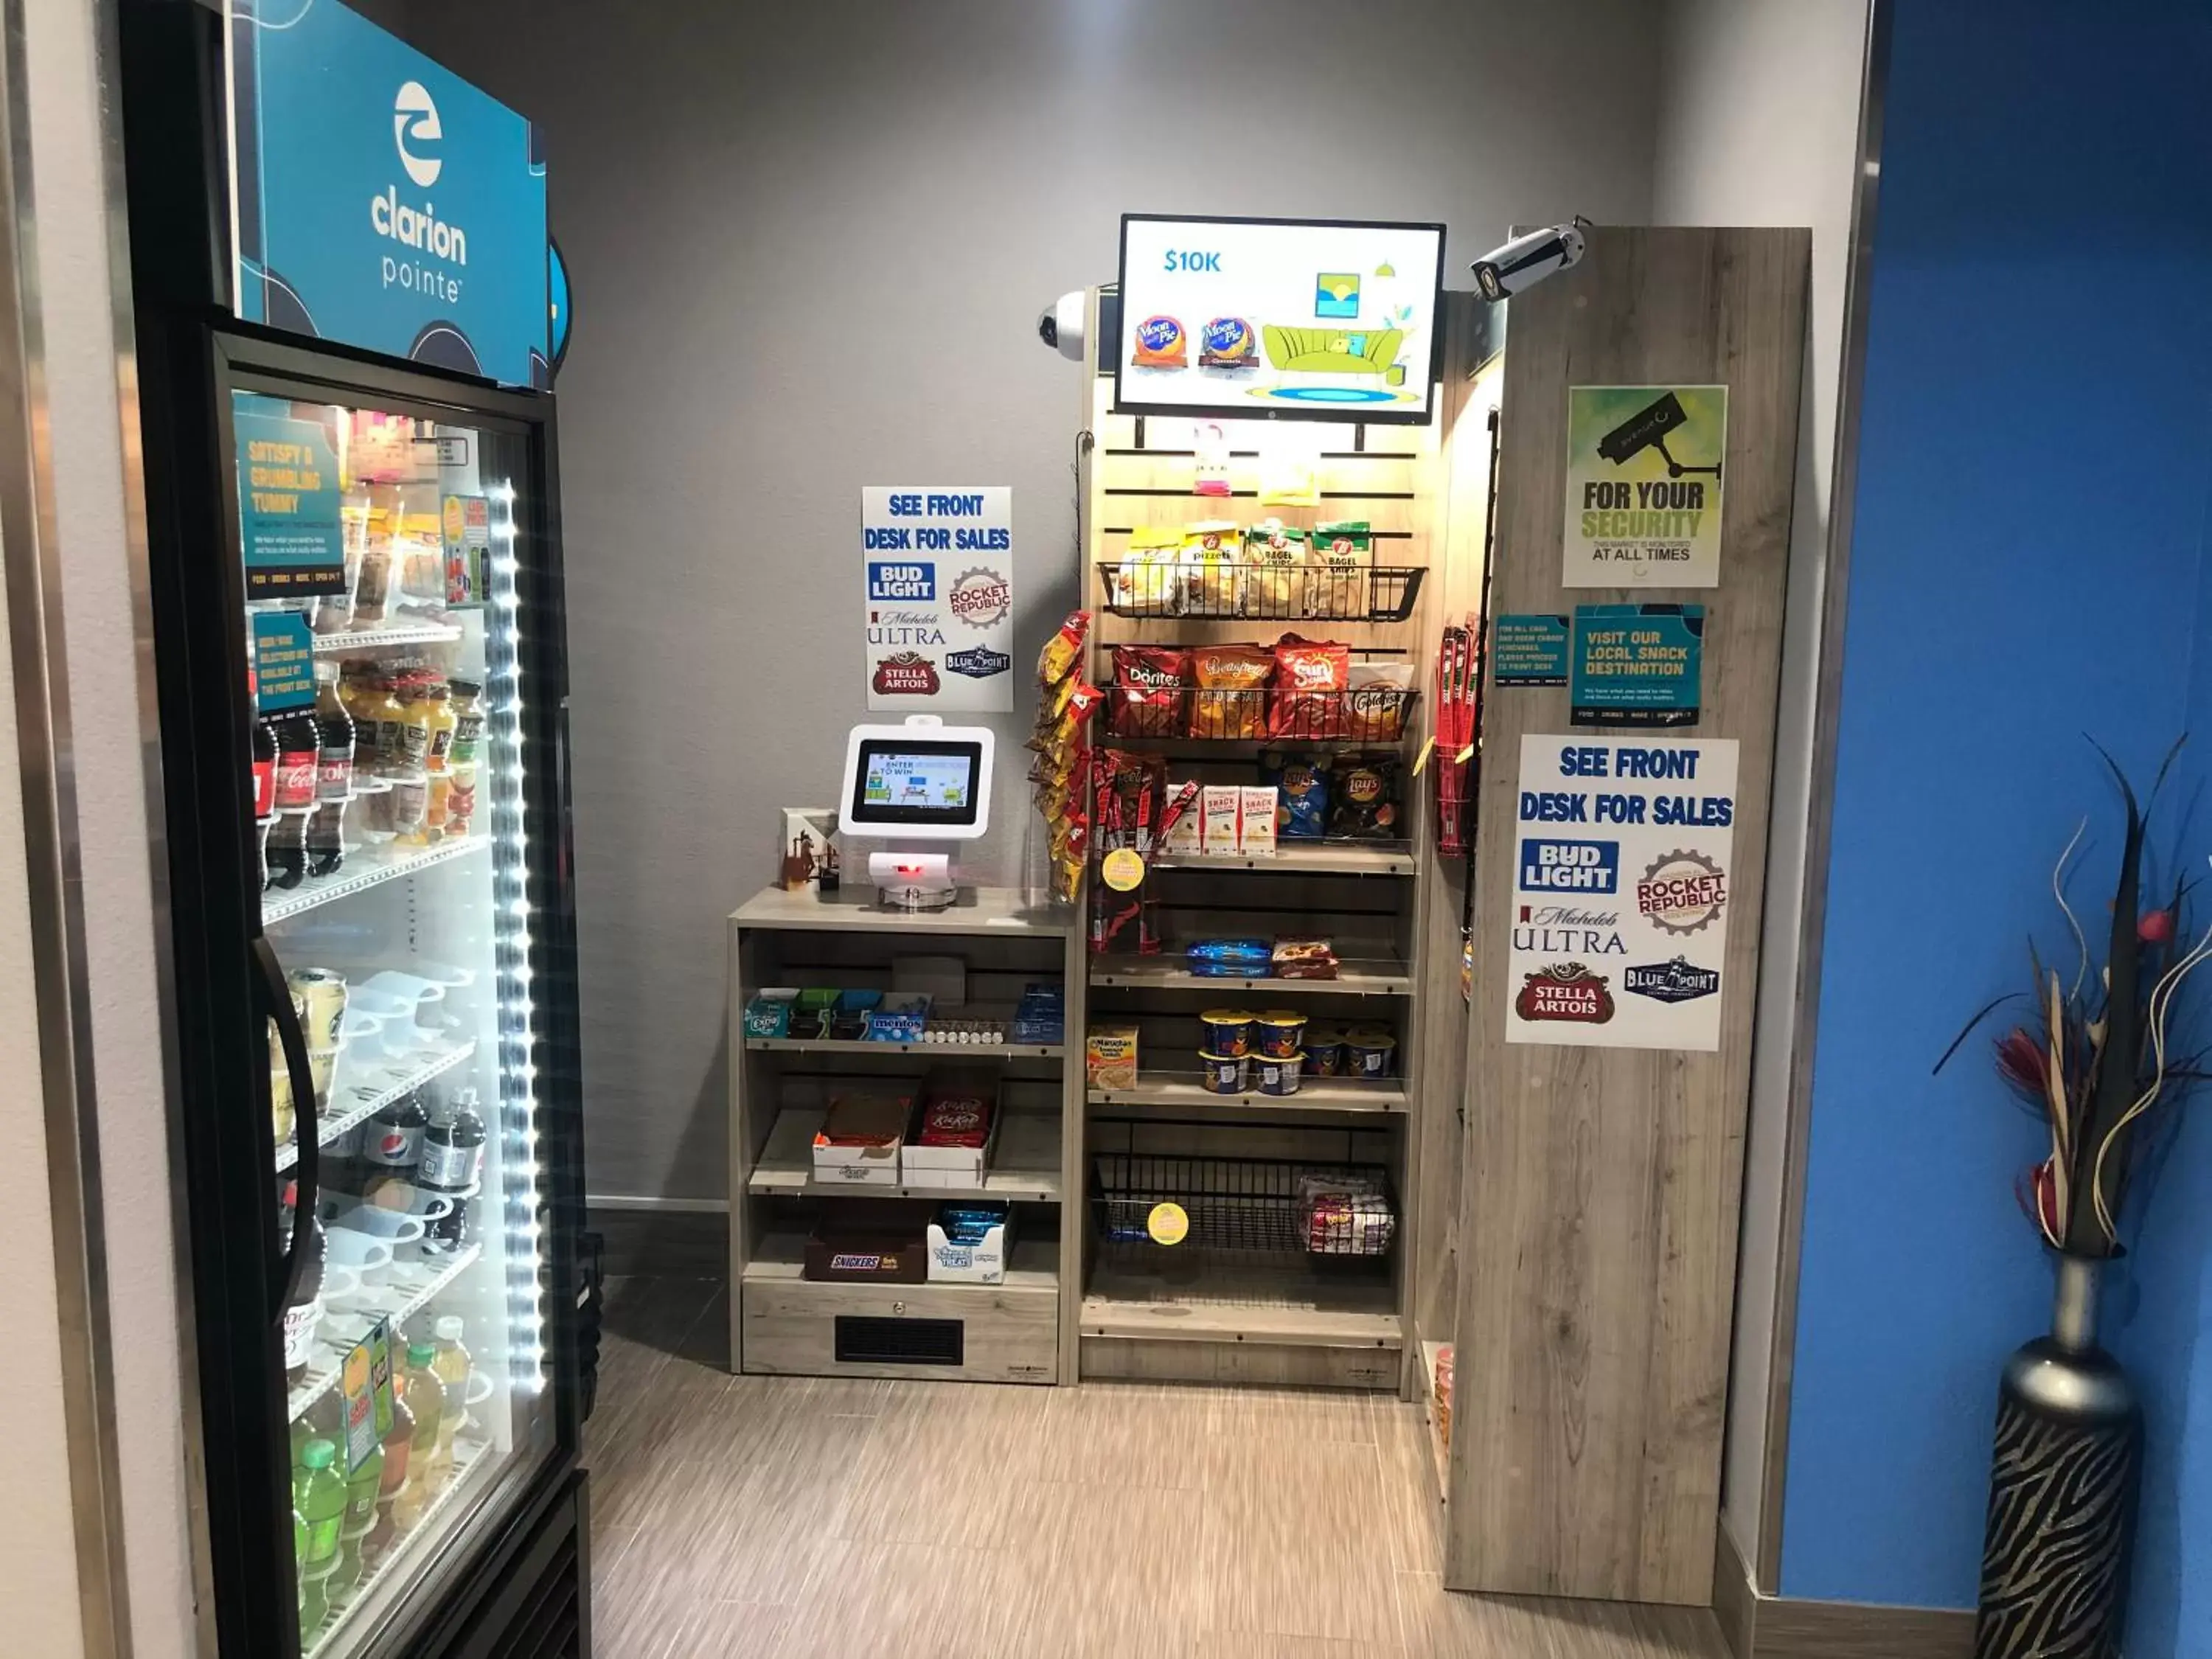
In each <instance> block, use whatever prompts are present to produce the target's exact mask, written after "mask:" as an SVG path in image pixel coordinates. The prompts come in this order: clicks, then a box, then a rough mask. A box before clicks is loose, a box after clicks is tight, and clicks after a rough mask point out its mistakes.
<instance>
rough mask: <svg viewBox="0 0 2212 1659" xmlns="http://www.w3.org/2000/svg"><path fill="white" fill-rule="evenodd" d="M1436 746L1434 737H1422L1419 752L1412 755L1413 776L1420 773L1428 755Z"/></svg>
mask: <svg viewBox="0 0 2212 1659" xmlns="http://www.w3.org/2000/svg"><path fill="white" fill-rule="evenodd" d="M1436 746H1437V740H1436V739H1435V738H1422V739H1421V752H1420V753H1419V754H1418V755H1416V756H1414V757H1413V775H1414V776H1415V777H1417V778H1418V777H1419V776H1420V775H1421V769H1422V768H1423V767H1424V766H1426V765H1427V764H1428V763H1429V757H1430V755H1431V753H1433V752H1434V751H1435V750H1436Z"/></svg>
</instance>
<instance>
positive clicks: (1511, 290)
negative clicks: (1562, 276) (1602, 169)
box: [1471, 213, 1589, 305]
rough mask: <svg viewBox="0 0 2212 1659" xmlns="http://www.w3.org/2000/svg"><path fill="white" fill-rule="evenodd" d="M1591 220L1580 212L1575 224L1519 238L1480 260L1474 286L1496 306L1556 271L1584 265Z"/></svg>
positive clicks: (1477, 262) (1532, 232) (1476, 265)
mask: <svg viewBox="0 0 2212 1659" xmlns="http://www.w3.org/2000/svg"><path fill="white" fill-rule="evenodd" d="M1588 227H1589V220H1587V219H1585V218H1583V216H1582V215H1580V214H1579V213H1578V214H1577V215H1576V216H1575V217H1574V221H1573V222H1572V223H1571V224H1564V225H1551V226H1547V228H1544V229H1542V230H1531V231H1528V232H1524V233H1523V234H1521V235H1519V236H1516V237H1515V238H1514V239H1513V240H1511V241H1510V242H1508V243H1506V244H1505V246H1503V247H1501V248H1496V249H1493V250H1492V251H1491V252H1488V253H1486V254H1484V255H1483V256H1482V258H1480V259H1477V260H1476V261H1475V262H1474V265H1473V266H1472V267H1471V269H1472V270H1474V285H1475V287H1476V288H1477V289H1479V290H1480V292H1481V295H1482V297H1483V298H1484V299H1486V300H1488V301H1491V302H1492V304H1493V305H1494V304H1496V303H1497V302H1498V301H1500V300H1503V299H1504V298H1505V297H1506V296H1507V295H1512V294H1518V293H1520V292H1521V291H1522V289H1528V288H1533V287H1534V286H1535V285H1536V284H1537V283H1541V282H1542V281H1543V280H1544V278H1546V277H1547V276H1550V275H1551V274H1552V273H1553V271H1557V270H1565V269H1566V268H1567V267H1568V266H1569V265H1571V264H1579V263H1581V260H1582V257H1583V230H1584V229H1586V228H1588Z"/></svg>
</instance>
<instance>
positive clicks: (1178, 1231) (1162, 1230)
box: [1145, 1203, 1190, 1244]
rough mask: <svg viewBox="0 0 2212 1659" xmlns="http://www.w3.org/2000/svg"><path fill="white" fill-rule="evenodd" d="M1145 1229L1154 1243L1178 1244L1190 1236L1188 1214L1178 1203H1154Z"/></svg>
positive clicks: (1147, 1217) (1146, 1219) (1146, 1220)
mask: <svg viewBox="0 0 2212 1659" xmlns="http://www.w3.org/2000/svg"><path fill="white" fill-rule="evenodd" d="M1145 1231H1146V1232H1147V1233H1149V1234H1151V1235H1152V1243H1155V1244H1180V1243H1182V1242H1183V1240H1184V1239H1185V1238H1187V1237H1189V1236H1190V1216H1189V1215H1188V1212H1185V1210H1184V1209H1183V1207H1182V1205H1180V1204H1164V1203H1163V1204H1155V1205H1153V1206H1152V1213H1151V1214H1150V1215H1148V1216H1146V1218H1145Z"/></svg>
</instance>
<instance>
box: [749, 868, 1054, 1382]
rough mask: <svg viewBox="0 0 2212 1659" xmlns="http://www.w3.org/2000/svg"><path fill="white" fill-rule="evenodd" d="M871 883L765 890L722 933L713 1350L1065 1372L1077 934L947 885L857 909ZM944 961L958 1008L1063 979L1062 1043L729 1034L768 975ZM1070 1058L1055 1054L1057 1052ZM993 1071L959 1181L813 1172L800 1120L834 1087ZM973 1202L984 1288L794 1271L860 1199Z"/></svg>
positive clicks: (836, 1364) (1033, 1378)
mask: <svg viewBox="0 0 2212 1659" xmlns="http://www.w3.org/2000/svg"><path fill="white" fill-rule="evenodd" d="M872 898H873V893H872V890H866V889H857V890H851V891H848V892H843V893H838V894H834V895H832V896H829V897H827V898H823V897H817V896H816V895H815V894H813V893H811V892H799V893H793V892H787V891H785V890H782V889H781V888H769V889H768V890H765V891H763V892H761V893H759V894H757V895H756V896H754V897H753V898H751V899H750V900H749V901H747V902H746V903H744V905H743V906H741V907H740V908H738V910H737V911H736V912H735V913H734V914H732V915H731V917H730V919H729V928H730V981H729V982H730V1009H729V1021H730V1024H729V1030H730V1087H729V1112H730V1193H731V1206H730V1283H731V1285H732V1287H733V1291H734V1294H733V1295H732V1297H731V1298H730V1354H731V1363H732V1369H735V1370H743V1371H755V1372H769V1373H784V1374H799V1375H810V1376H896V1377H915V1378H924V1379H936V1380H940V1381H942V1380H947V1379H954V1380H965V1381H975V1382H999V1383H1055V1382H1061V1381H1070V1380H1073V1376H1074V1367H1073V1353H1072V1349H1073V1341H1074V1323H1073V1304H1072V1302H1071V1301H1070V1300H1069V1297H1068V1288H1069V1287H1068V1284H1067V1280H1066V1262H1065V1261H1064V1260H1063V1243H1064V1241H1065V1240H1066V1237H1068V1233H1069V1225H1068V1223H1067V1222H1066V1219H1065V1218H1064V1213H1063V1212H1064V1210H1065V1207H1066V1206H1065V1205H1064V1202H1063V1200H1064V1199H1065V1196H1066V1194H1067V1193H1069V1192H1070V1191H1072V1190H1075V1188H1074V1183H1073V1172H1072V1170H1071V1169H1070V1165H1069V1161H1068V1160H1069V1156H1070V1147H1071V1146H1072V1145H1073V1142H1072V1141H1071V1139H1070V1138H1069V1137H1068V1136H1067V1135H1066V1133H1064V1129H1065V1127H1066V1125H1067V1124H1068V1123H1071V1122H1073V1121H1074V1120H1073V1118H1072V1117H1071V1116H1070V1115H1069V1105H1070V1103H1071V1101H1073V1102H1074V1103H1076V1104H1078V1105H1079V1101H1080V1085H1081V1081H1082V1066H1081V1058H1080V1057H1081V1054H1082V1042H1083V1038H1082V1030H1083V1026H1082V998H1083V984H1082V977H1081V975H1080V972H1079V971H1078V972H1073V973H1072V972H1071V971H1070V969H1071V968H1078V969H1079V965H1080V964H1079V957H1077V956H1076V955H1075V954H1074V953H1075V952H1077V951H1079V950H1080V947H1081V939H1080V936H1079V934H1078V933H1076V932H1075V931H1074V928H1073V913H1072V912H1070V911H1067V910H1066V909H1065V908H1062V909H1059V910H1050V909H1045V908H1032V907H1030V906H1027V905H1025V904H1024V902H1022V900H1021V898H1020V896H1019V895H1018V894H1016V893H1014V892H1012V891H1010V890H1002V889H994V888H982V889H974V890H964V891H963V895H962V899H963V902H961V903H960V904H958V905H957V906H955V907H954V908H952V909H951V910H947V911H942V912H936V913H925V914H913V915H906V914H899V913H895V912H888V911H884V910H881V909H878V908H876V906H875V905H874V904H873V902H872ZM900 957H957V958H959V959H960V961H961V962H962V963H963V965H964V969H965V973H966V982H967V987H968V996H967V999H966V1003H965V1006H964V1009H958V1010H956V1009H940V1010H939V1011H938V1012H939V1014H940V1015H945V1014H948V1013H958V1012H976V1013H989V1014H993V1015H1003V1016H1006V1017H1009V1018H1010V1017H1011V1014H1012V1008H1013V1006H1014V1004H1015V1003H1016V1002H1017V1001H1018V1000H1019V998H1020V995H1021V992H1022V989H1023V987H1024V986H1025V985H1028V984H1030V983H1032V982H1042V981H1052V982H1055V983H1059V984H1061V985H1063V986H1064V987H1066V997H1067V1016H1066V1020H1067V1024H1066V1030H1067V1034H1068V1036H1067V1041H1066V1042H1062V1043H1052V1044H1040V1043H1013V1042H1005V1043H997V1044H975V1043H963V1044H948V1043H935V1042H844V1041H836V1040H830V1039H794V1038H782V1037H759V1036H754V1037H749V1036H746V1035H745V1028H744V1010H745V1005H746V1003H747V1002H748V1001H749V1000H750V998H751V997H752V995H753V994H755V993H756V992H757V991H759V990H760V989H762V988H763V987H768V986H803V987H812V986H822V987H829V986H835V987H840V988H847V987H874V988H878V989H881V988H885V987H888V986H889V985H890V976H891V973H892V964H893V963H894V961H895V960H896V959H897V958H900ZM1071 1053H1072V1054H1073V1055H1074V1056H1075V1057H1076V1058H1075V1060H1074V1063H1073V1067H1072V1068H1071V1066H1070V1065H1069V1063H1068V1059H1067V1056H1068V1055H1069V1054H1071ZM940 1063H941V1064H955V1065H958V1066H963V1067H969V1066H975V1067H983V1068H989V1069H991V1070H993V1071H994V1073H996V1075H997V1077H998V1078H999V1079H1000V1109H1001V1113H1002V1117H1001V1121H1000V1125H999V1128H998V1134H997V1139H996V1142H995V1145H994V1148H993V1151H992V1157H991V1162H990V1165H989V1167H988V1169H987V1170H986V1171H985V1174H984V1176H983V1179H982V1181H981V1183H980V1184H979V1185H976V1186H972V1187H964V1188H939V1187H928V1188H924V1187H918V1186H906V1185H893V1186H872V1185H869V1186H854V1185H849V1184H836V1183H829V1182H822V1181H819V1180H817V1179H816V1176H815V1170H814V1165H813V1158H812V1150H811V1146H812V1140H813V1137H814V1133H815V1131H816V1129H817V1127H819V1126H820V1124H821V1121H822V1119H823V1113H824V1112H825V1111H826V1109H827V1108H828V1106H829V1101H830V1099H831V1098H832V1097H835V1096H836V1094H837V1093H838V1092H840V1091H843V1090H848V1089H851V1090H866V1089H871V1088H874V1089H881V1088H884V1087H888V1086H892V1085H897V1086H901V1087H902V1088H906V1089H908V1090H910V1089H911V1088H912V1086H913V1085H916V1084H918V1083H920V1081H921V1079H922V1078H923V1076H924V1075H925V1074H926V1073H927V1072H928V1071H929V1070H930V1069H931V1068H932V1067H933V1066H937V1065H939V1064H940ZM963 1199H981V1200H997V1201H1002V1202H1006V1203H1011V1204H1012V1205H1013V1206H1015V1212H1014V1213H1015V1218H1016V1221H1015V1226H1016V1233H1015V1243H1014V1245H1013V1248H1012V1251H1011V1253H1010V1257H1009V1260H1008V1263H1007V1268H1006V1278H1005V1279H1004V1281H1003V1282H1002V1283H999V1284H991V1285H979V1284H954V1283H943V1282H927V1283H922V1284H874V1283H835V1282H825V1281H821V1280H816V1279H808V1278H806V1277H805V1273H804V1271H803V1269H804V1257H805V1243H806V1238H807V1235H808V1233H809V1231H810V1230H811V1228H812V1226H813V1225H815V1224H816V1223H817V1222H818V1221H820V1220H821V1219H823V1218H824V1217H830V1218H834V1217H835V1216H836V1213H837V1212H838V1210H839V1208H840V1206H847V1205H850V1204H853V1203H854V1202H855V1201H856V1200H912V1201H915V1202H925V1201H927V1202H942V1201H946V1200H963Z"/></svg>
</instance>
